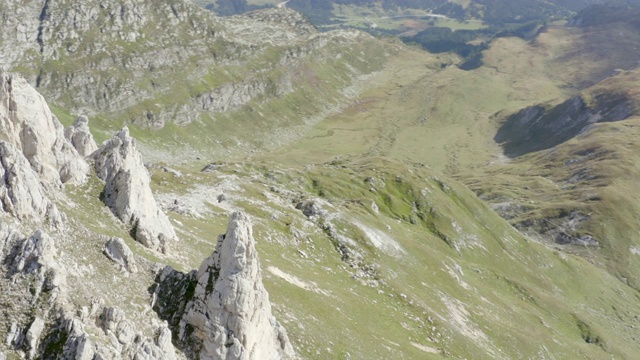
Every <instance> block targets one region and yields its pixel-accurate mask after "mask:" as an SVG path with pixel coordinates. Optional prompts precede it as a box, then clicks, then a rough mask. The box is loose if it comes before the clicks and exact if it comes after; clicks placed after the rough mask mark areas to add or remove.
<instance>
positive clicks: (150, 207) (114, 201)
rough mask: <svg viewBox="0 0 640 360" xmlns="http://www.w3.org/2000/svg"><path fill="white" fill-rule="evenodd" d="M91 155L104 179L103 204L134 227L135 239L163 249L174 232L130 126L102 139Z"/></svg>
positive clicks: (146, 244)
mask: <svg viewBox="0 0 640 360" xmlns="http://www.w3.org/2000/svg"><path fill="white" fill-rule="evenodd" d="M92 157H93V159H94V160H95V167H96V173H97V174H98V177H99V178H100V179H102V180H104V181H105V187H104V191H103V201H104V202H105V204H106V205H107V206H108V207H109V208H110V209H111V211H112V212H113V213H114V214H115V215H116V216H117V217H118V218H119V219H120V220H121V221H122V222H124V223H126V224H129V225H130V226H132V227H133V234H134V238H135V239H136V240H137V241H138V242H140V243H142V244H143V245H145V246H147V247H149V248H151V249H155V250H160V251H163V252H164V251H165V249H166V246H167V245H168V244H167V243H168V242H169V241H171V240H175V239H176V234H175V231H174V229H173V226H172V225H171V223H170V222H169V219H168V218H167V216H166V215H165V214H164V213H163V212H162V210H160V207H158V205H157V204H156V200H155V198H154V197H153V193H152V192H151V187H150V182H151V180H150V177H149V173H148V172H147V169H146V168H145V167H144V163H143V161H142V156H141V155H140V153H139V152H138V150H137V149H136V141H135V139H133V138H132V137H131V136H129V129H127V128H126V127H125V128H123V129H122V130H120V131H119V132H118V133H117V134H116V136H114V137H113V138H111V139H110V140H107V141H105V143H104V144H103V145H102V147H101V148H100V149H98V150H97V151H96V152H95V153H94V154H93V156H92Z"/></svg>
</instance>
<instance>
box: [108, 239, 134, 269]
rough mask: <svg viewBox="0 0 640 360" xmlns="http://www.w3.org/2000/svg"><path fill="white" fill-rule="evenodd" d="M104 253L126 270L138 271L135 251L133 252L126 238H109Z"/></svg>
mask: <svg viewBox="0 0 640 360" xmlns="http://www.w3.org/2000/svg"><path fill="white" fill-rule="evenodd" d="M104 254H105V255H107V257H108V258H109V259H111V261H113V262H115V263H116V264H118V266H119V267H120V268H122V269H124V270H125V271H128V272H130V273H135V272H137V271H138V268H137V266H136V259H135V257H134V255H133V252H131V249H129V247H128V246H127V244H125V242H124V240H122V239H120V238H111V239H109V240H108V241H107V243H106V244H105V245H104Z"/></svg>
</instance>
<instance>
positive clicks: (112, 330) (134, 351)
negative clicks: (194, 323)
mask: <svg viewBox="0 0 640 360" xmlns="http://www.w3.org/2000/svg"><path fill="white" fill-rule="evenodd" d="M100 327H101V328H102V330H103V331H104V332H105V334H106V335H108V336H110V337H111V338H113V339H114V341H113V344H112V346H114V345H115V347H116V348H114V347H102V348H98V351H97V352H98V353H101V354H111V355H107V356H102V357H101V358H105V359H113V358H120V355H122V358H125V359H149V360H154V359H163V360H175V359H176V352H175V348H174V347H173V344H172V343H171V331H170V330H169V328H168V327H167V326H166V324H165V325H161V326H160V327H158V329H157V330H156V335H155V339H150V338H148V337H145V336H143V335H142V334H139V333H136V332H135V325H134V324H133V323H132V322H131V321H129V320H127V319H126V316H125V314H124V312H123V311H122V310H120V309H117V308H113V307H106V308H104V309H103V311H102V315H101V316H100ZM114 354H115V355H114Z"/></svg>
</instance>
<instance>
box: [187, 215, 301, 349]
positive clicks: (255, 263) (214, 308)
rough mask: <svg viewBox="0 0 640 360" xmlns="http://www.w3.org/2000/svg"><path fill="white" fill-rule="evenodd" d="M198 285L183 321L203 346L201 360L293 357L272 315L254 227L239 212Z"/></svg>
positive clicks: (204, 266) (204, 267)
mask: <svg viewBox="0 0 640 360" xmlns="http://www.w3.org/2000/svg"><path fill="white" fill-rule="evenodd" d="M196 279H197V285H196V288H195V294H194V296H193V298H192V300H191V301H190V302H189V303H188V304H187V307H186V310H185V316H184V317H183V320H182V324H181V326H182V329H181V330H182V334H181V337H184V336H185V332H184V330H185V328H186V326H190V327H192V328H193V329H194V330H195V331H194V333H193V335H194V336H195V337H196V338H198V339H200V340H201V341H202V348H201V351H200V358H201V359H282V358H292V357H293V347H292V346H291V344H290V343H289V339H288V337H287V334H286V331H285V330H284V328H283V327H282V326H281V325H280V324H279V323H278V322H277V321H276V320H275V318H274V317H273V315H272V314H271V304H270V303H269V294H268V293H267V291H266V290H265V288H264V286H263V284H262V271H261V269H260V262H259V259H258V253H257V251H256V248H255V240H254V239H253V231H252V226H251V222H250V221H249V218H248V217H247V215H245V214H244V213H241V212H236V213H234V214H233V215H232V216H231V219H230V220H229V228H228V230H227V233H226V234H225V235H221V236H220V237H219V238H218V243H217V245H216V250H215V252H214V253H213V254H212V255H211V256H210V257H209V258H207V259H206V260H205V261H204V262H203V263H202V265H201V266H200V269H199V270H198V272H197V277H196Z"/></svg>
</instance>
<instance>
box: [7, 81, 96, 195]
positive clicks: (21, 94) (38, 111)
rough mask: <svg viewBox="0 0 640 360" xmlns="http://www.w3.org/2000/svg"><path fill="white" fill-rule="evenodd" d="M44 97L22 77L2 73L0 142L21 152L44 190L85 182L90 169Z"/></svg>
mask: <svg viewBox="0 0 640 360" xmlns="http://www.w3.org/2000/svg"><path fill="white" fill-rule="evenodd" d="M63 132H64V131H63V127H62V124H60V122H59V121H58V119H57V118H56V117H55V116H54V115H53V114H52V113H51V110H50V109H49V106H48V105H47V103H46V102H45V100H44V98H43V97H42V96H41V95H40V94H39V93H38V92H37V91H36V90H35V89H34V88H33V87H31V85H29V84H28V83H27V81H26V80H25V79H23V78H22V77H20V76H17V75H12V74H7V73H0V141H5V142H8V143H10V144H12V145H13V146H15V147H16V148H18V149H19V150H20V152H22V154H24V156H25V158H26V159H27V160H28V161H29V164H30V165H31V168H32V169H33V170H34V171H35V172H36V174H38V176H39V178H40V180H41V181H42V183H43V185H44V186H45V187H52V188H55V187H60V186H61V185H62V184H64V183H75V184H79V183H83V182H84V180H85V178H86V173H87V170H88V165H87V163H86V162H85V161H84V160H83V159H82V158H81V157H80V155H79V154H78V152H77V151H76V150H75V149H74V148H73V146H72V145H71V143H70V142H69V141H67V139H65V137H64V133H63Z"/></svg>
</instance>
